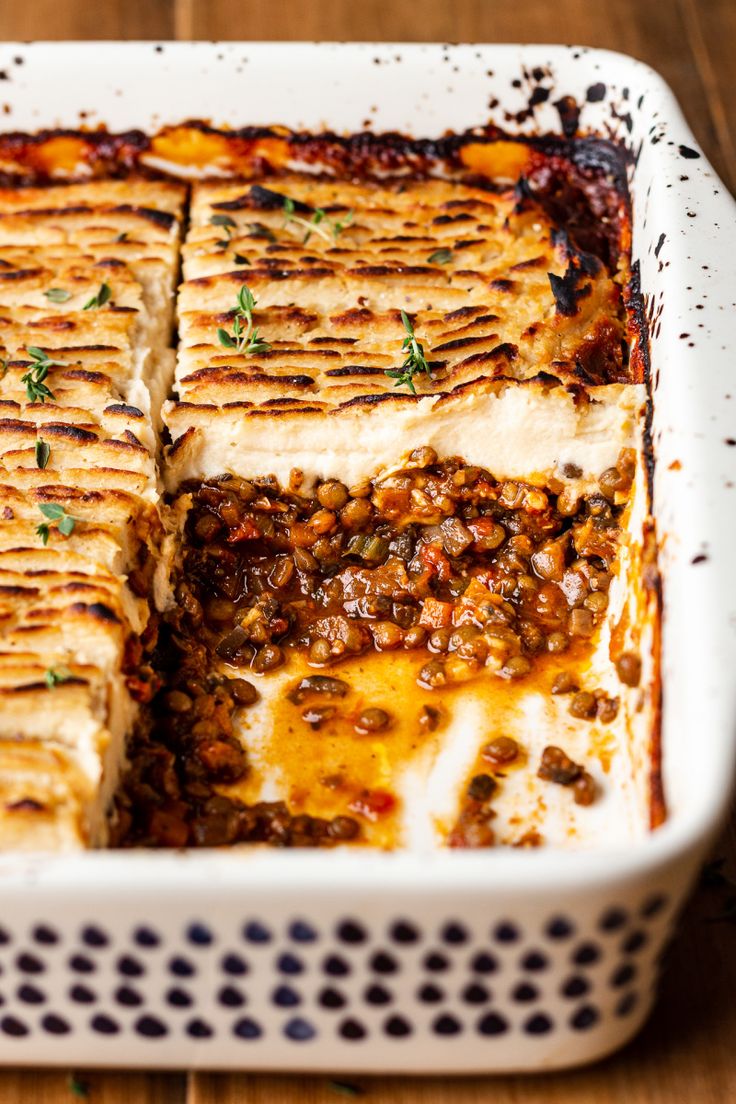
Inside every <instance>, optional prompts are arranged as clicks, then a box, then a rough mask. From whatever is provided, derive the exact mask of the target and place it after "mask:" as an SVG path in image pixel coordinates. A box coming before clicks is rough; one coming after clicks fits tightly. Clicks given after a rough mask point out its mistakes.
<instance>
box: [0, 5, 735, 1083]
mask: <svg viewBox="0 0 736 1104" xmlns="http://www.w3.org/2000/svg"><path fill="white" fill-rule="evenodd" d="M0 36H1V37H2V38H3V39H5V40H8V39H16V40H18V39H19V40H24V39H33V38H46V39H84V38H108V39H113V38H122V39H169V38H181V39H189V38H195V39H216V38H220V39H245V40H248V39H250V40H259V39H272V40H275V39H297V38H301V39H332V40H350V39H353V40H376V41H378V40H384V41H385V40H396V41H419V40H422V41H450V42H457V41H477V42H504V41H507V42H511V41H525V42H553V41H565V42H572V41H574V42H578V43H581V44H585V45H590V46H604V47H607V48H609V49H612V50H620V51H622V52H624V53H630V54H634V55H636V56H637V57H639V58H641V59H642V60H644V61H646V62H648V63H649V64H650V65H652V66H654V67H655V68H656V69H658V70H659V71H660V72H661V73H662V74H663V75H664V77H665V78H666V79H667V80H668V81H669V83H670V84H671V85H672V87H673V88H674V90H675V92H676V94H677V96H678V98H679V100H680V102H681V104H682V106H683V109H684V111H685V114H686V115H687V117H688V120H689V122H690V124H691V126H692V127H693V129H694V131H695V133H696V134H697V136H698V138H699V140H700V141H701V143H702V144H703V146H704V148H705V150H706V152H707V154H708V156H709V157H710V158H711V160H712V162H713V164H714V165H715V167H716V169H717V170H718V172H719V173H720V174H721V175H722V177H723V179H724V181H725V182H726V183H727V184H728V185H729V186H730V187H731V188H732V190H736V97H734V95H733V90H732V86H731V76H732V68H733V65H734V59H735V58H736V0H607V2H602V0H521V2H518V3H513V2H511V0H248V2H247V3H246V2H245V0H102V2H99V3H92V2H90V0H26V2H25V3H19V2H18V0H0ZM715 854H716V855H718V856H722V857H725V859H726V870H730V872H731V875H732V876H733V877H735V878H736V819H734V820H732V823H731V826H730V828H729V830H728V831H727V832H726V833H725V834H724V836H723V839H722V840H721V842H720V844H719V845H718V847H717V848H716V852H715ZM724 913H725V914H727V915H730V917H731V918H730V920H729V919H727V918H726V919H724V918H723V916H724ZM351 1088H352V1091H351V1090H350V1089H347V1090H346V1089H345V1087H344V1086H342V1087H341V1086H340V1085H337V1084H334V1083H332V1082H331V1081H330V1080H329V1078H326V1077H295V1076H289V1077H283V1076H251V1075H247V1074H187V1073H184V1072H182V1073H164V1074H145V1073H136V1072H130V1071H121V1072H115V1073H110V1072H91V1071H89V1072H88V1071H80V1070H76V1071H69V1070H59V1071H39V1070H17V1071H6V1072H2V1073H0V1104H73V1101H74V1100H81V1099H85V1098H86V1099H88V1100H90V1101H91V1102H93V1104H297V1102H299V1104H337V1102H338V1101H339V1100H340V1099H341V1097H342V1098H343V1099H345V1096H346V1095H349V1096H352V1097H353V1098H355V1099H365V1100H366V1104H445V1102H449V1101H452V1102H453V1104H485V1102H487V1101H488V1102H490V1101H493V1104H622V1102H624V1101H625V1102H626V1104H729V1102H731V1101H736V885H731V886H729V885H728V884H721V885H715V886H706V885H704V886H703V887H701V889H700V890H699V891H698V892H697V894H696V895H695V898H694V900H693V901H692V902H691V904H690V905H689V907H688V909H687V911H686V914H685V918H684V923H683V925H682V928H681V932H680V936H679V938H678V940H677V941H676V943H675V945H674V947H673V949H672V951H671V957H670V963H669V969H668V970H667V972H666V973H665V977H664V982H663V987H662V993H661V996H660V999H659V1002H658V1004H657V1007H656V1009H655V1012H654V1014H653V1015H652V1017H651V1019H650V1021H649V1023H648V1024H647V1025H646V1027H645V1028H644V1030H643V1031H642V1033H641V1034H640V1035H639V1037H638V1038H637V1039H636V1040H635V1041H634V1042H633V1043H632V1044H631V1045H630V1046H629V1047H627V1048H626V1049H625V1050H623V1051H622V1052H621V1053H619V1054H617V1055H615V1056H614V1057H613V1058H610V1059H608V1060H606V1061H605V1062H603V1063H599V1064H598V1065H596V1066H594V1067H591V1068H590V1069H585V1070H580V1071H575V1072H571V1073H566V1074H554V1075H547V1076H544V1077H504V1078H494V1079H489V1078H478V1077H473V1078H467V1079H462V1078H440V1079H424V1080H422V1079H417V1078H413V1079H408V1078H397V1077H371V1078H369V1077H361V1078H356V1079H354V1082H353V1081H351Z"/></svg>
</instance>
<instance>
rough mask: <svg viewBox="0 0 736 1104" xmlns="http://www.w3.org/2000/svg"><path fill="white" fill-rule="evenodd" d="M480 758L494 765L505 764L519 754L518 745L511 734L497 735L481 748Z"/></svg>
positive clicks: (511, 761)
mask: <svg viewBox="0 0 736 1104" xmlns="http://www.w3.org/2000/svg"><path fill="white" fill-rule="evenodd" d="M480 754H481V758H483V759H485V760H486V761H487V762H489V763H493V764H494V766H506V765H507V764H508V763H513V761H514V760H515V759H517V758H518V756H519V745H518V744H517V742H516V740H513V739H512V738H511V736H497V737H496V738H495V740H491V741H490V742H489V743H487V744H485V745H484V747H483V748H482V749H481V753H480Z"/></svg>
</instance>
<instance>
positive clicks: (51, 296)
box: [44, 288, 72, 303]
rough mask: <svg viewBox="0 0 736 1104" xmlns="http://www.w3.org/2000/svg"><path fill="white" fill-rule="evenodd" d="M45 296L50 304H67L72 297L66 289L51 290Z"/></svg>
mask: <svg viewBox="0 0 736 1104" xmlns="http://www.w3.org/2000/svg"><path fill="white" fill-rule="evenodd" d="M44 295H45V296H46V298H47V299H48V301H49V302H50V303H66V302H67V301H68V300H69V299H71V297H72V293H71V292H70V291H67V290H66V288H49V289H48V291H45V292H44Z"/></svg>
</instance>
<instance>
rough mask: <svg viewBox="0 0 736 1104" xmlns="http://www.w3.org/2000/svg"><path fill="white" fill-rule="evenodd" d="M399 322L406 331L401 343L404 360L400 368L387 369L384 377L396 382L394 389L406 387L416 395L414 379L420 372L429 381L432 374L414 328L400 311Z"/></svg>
mask: <svg viewBox="0 0 736 1104" xmlns="http://www.w3.org/2000/svg"><path fill="white" fill-rule="evenodd" d="M401 321H402V322H403V324H404V329H405V330H406V337H405V338H404V340H403V341H402V343H401V349H402V352H405V353H406V359H405V360H404V363H403V364H402V365H401V367H400V368H387V369H386V375H387V376H390V377H391V379H395V380H396V383H395V384H394V386H395V387H404V386H406V387H408V388H409V390H410V391H411V393H412V395H416V393H417V389H416V387H415V386H414V377H415V376H417V375H419V373H420V372H425V373H426V374H427V375H428V376H429V378H430V379H431V378H432V372H431V369H430V367H429V364H428V363H427V358H426V357H425V355H424V346H423V345H422V343H421V342H420V341H417V337H416V334H415V333H414V327H413V325H412V323H411V319H410V318H409V316H408V314H407V313H406V311H403V310H402V312H401Z"/></svg>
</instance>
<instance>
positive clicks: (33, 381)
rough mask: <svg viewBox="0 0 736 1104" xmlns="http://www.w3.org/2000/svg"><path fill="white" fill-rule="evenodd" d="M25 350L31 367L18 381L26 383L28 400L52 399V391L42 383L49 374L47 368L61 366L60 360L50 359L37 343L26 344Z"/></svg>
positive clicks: (43, 401) (43, 400)
mask: <svg viewBox="0 0 736 1104" xmlns="http://www.w3.org/2000/svg"><path fill="white" fill-rule="evenodd" d="M26 352H27V353H28V355H29V357H30V358H31V362H32V363H31V367H30V368H29V369H28V371H27V372H26V373H25V375H22V376H21V377H20V382H21V383H24V384H25V385H26V395H27V397H28V401H29V402H42V403H45V402H46V400H47V399H53V398H54V393H53V391H50V390H49V388H48V387H47V386H46V384H45V383H44V380H45V379H46V377H47V376H48V374H49V368H62V367H63V365H62V362H61V361H60V360H52V359H51V358H50V356H49V355H48V353H45V352H44V351H43V349H39V348H38V346H37V345H26Z"/></svg>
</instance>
